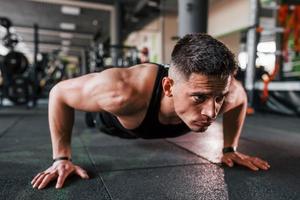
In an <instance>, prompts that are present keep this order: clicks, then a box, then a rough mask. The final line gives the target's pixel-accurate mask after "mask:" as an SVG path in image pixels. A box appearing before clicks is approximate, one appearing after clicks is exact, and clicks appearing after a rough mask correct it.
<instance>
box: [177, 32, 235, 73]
mask: <svg viewBox="0 0 300 200" xmlns="http://www.w3.org/2000/svg"><path fill="white" fill-rule="evenodd" d="M171 56H172V57H171V67H175V69H176V71H178V72H179V73H182V74H183V75H185V77H186V78H189V76H190V75H191V74H192V73H199V74H203V75H208V76H209V75H213V76H220V77H228V76H229V75H232V74H234V72H235V71H236V69H237V64H236V62H235V58H234V55H233V53H232V52H231V51H230V50H229V49H228V48H227V47H226V46H225V45H224V44H223V43H222V42H220V41H218V40H216V39H214V38H213V37H211V36H210V35H207V34H204V33H193V34H188V35H186V36H184V37H183V38H181V39H180V40H179V41H178V42H177V44H176V45H175V47H174V49H173V52H172V54H171Z"/></svg>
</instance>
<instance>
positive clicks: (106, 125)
mask: <svg viewBox="0 0 300 200" xmlns="http://www.w3.org/2000/svg"><path fill="white" fill-rule="evenodd" d="M157 65H158V72H157V77H156V80H155V83H154V89H153V94H152V97H151V100H150V104H149V107H148V109H147V113H146V116H145V118H144V120H143V121H142V123H141V124H140V125H139V126H138V127H137V128H135V129H131V130H129V129H126V128H124V127H123V126H122V124H121V123H120V122H119V120H118V119H117V117H116V116H114V115H112V114H110V113H108V112H101V113H99V121H100V123H101V126H100V127H99V128H100V130H101V131H104V132H106V133H108V134H110V135H114V136H118V137H122V138H145V139H154V138H168V137H177V136H180V135H183V134H185V133H187V132H188V131H189V128H188V127H187V126H186V125H185V124H184V123H182V124H176V125H165V124H161V123H160V122H159V120H158V115H159V110H160V102H161V97H162V79H163V77H165V76H167V74H168V70H167V69H166V68H165V67H164V66H163V65H159V64H157Z"/></svg>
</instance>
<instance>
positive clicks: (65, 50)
mask: <svg viewBox="0 0 300 200" xmlns="http://www.w3.org/2000/svg"><path fill="white" fill-rule="evenodd" d="M61 50H62V51H63V52H68V51H69V50H70V48H69V47H61Z"/></svg>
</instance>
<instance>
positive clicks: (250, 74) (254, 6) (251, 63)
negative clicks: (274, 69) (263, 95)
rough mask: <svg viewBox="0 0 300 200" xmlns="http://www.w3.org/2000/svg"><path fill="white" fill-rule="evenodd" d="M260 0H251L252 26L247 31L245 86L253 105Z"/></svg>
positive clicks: (251, 105)
mask: <svg viewBox="0 0 300 200" xmlns="http://www.w3.org/2000/svg"><path fill="white" fill-rule="evenodd" d="M258 3H259V2H258V0H250V28H249V30H248V33H247V53H248V64H247V68H246V77H245V88H246V91H247V95H248V106H249V107H253V93H254V78H255V62H256V48H257V34H256V27H257V25H258V15H259V8H258V5H259V4H258Z"/></svg>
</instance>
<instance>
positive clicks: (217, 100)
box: [216, 96, 225, 103]
mask: <svg viewBox="0 0 300 200" xmlns="http://www.w3.org/2000/svg"><path fill="white" fill-rule="evenodd" d="M224 99H225V96H218V97H217V98H216V102H217V103H220V102H222V101H223V100H224Z"/></svg>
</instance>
